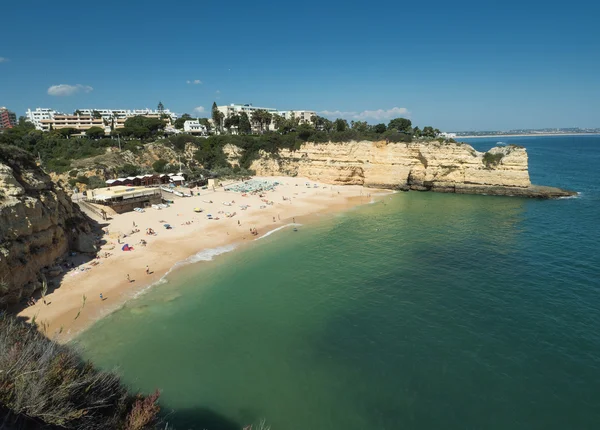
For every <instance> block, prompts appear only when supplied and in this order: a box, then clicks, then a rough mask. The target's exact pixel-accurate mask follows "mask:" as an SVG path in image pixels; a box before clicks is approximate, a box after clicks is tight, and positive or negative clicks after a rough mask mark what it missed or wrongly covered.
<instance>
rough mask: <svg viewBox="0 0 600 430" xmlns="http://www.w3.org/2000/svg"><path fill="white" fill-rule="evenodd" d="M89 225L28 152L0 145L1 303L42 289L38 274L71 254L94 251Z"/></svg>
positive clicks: (16, 299) (8, 302)
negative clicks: (73, 251) (72, 251)
mask: <svg viewBox="0 0 600 430" xmlns="http://www.w3.org/2000/svg"><path fill="white" fill-rule="evenodd" d="M90 231H91V225H90V223H89V220H88V219H87V218H86V217H85V215H84V214H83V213H82V212H81V211H80V210H79V208H78V207H77V206H76V205H74V204H73V203H72V202H71V200H70V199H68V197H67V196H66V195H65V192H64V191H63V189H62V188H60V187H59V186H57V185H56V184H55V183H53V182H52V181H51V180H50V177H49V176H48V175H47V174H46V173H44V171H43V170H42V169H41V168H39V167H38V166H37V165H36V164H35V161H34V159H33V158H32V157H31V156H30V155H29V154H28V153H26V152H24V151H22V150H20V149H18V148H15V147H9V146H0V304H10V303H16V302H18V301H19V300H20V299H22V298H24V297H29V296H31V293H32V292H33V291H34V290H35V289H37V288H39V287H40V282H39V281H40V274H41V273H43V271H44V269H45V268H48V267H50V266H52V265H53V264H54V263H55V261H56V260H57V259H58V258H60V257H61V256H63V255H64V254H65V253H66V252H67V251H69V250H70V249H74V250H79V251H82V252H93V251H94V247H93V244H92V243H90V240H89V239H90V235H89V233H90Z"/></svg>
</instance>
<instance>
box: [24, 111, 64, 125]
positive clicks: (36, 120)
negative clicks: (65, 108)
mask: <svg viewBox="0 0 600 430" xmlns="http://www.w3.org/2000/svg"><path fill="white" fill-rule="evenodd" d="M59 113H60V112H57V111H55V110H54V109H48V108H36V109H35V110H31V109H27V112H26V113H25V116H26V118H27V120H28V121H29V122H31V123H32V124H33V125H35V128H37V129H38V130H41V129H42V125H41V121H42V120H48V119H52V118H54V115H55V114H59Z"/></svg>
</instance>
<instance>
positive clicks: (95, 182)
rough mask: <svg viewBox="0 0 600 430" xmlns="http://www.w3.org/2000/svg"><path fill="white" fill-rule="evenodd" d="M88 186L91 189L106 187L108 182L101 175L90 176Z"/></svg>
mask: <svg viewBox="0 0 600 430" xmlns="http://www.w3.org/2000/svg"><path fill="white" fill-rule="evenodd" d="M87 186H88V188H89V189H90V190H95V189H96V188H104V187H106V182H105V181H104V179H102V178H101V177H100V176H90V177H89V178H88V184H87Z"/></svg>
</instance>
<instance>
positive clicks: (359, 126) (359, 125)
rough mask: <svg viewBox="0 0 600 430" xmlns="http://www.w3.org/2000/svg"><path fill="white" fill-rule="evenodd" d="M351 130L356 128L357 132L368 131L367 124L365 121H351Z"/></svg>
mask: <svg viewBox="0 0 600 430" xmlns="http://www.w3.org/2000/svg"><path fill="white" fill-rule="evenodd" d="M351 125H352V130H356V131H358V132H359V133H365V132H367V131H369V124H367V121H352V123H351Z"/></svg>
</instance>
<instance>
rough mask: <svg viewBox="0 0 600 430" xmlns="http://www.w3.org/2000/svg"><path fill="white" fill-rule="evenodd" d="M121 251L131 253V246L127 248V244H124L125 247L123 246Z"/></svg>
mask: <svg viewBox="0 0 600 430" xmlns="http://www.w3.org/2000/svg"><path fill="white" fill-rule="evenodd" d="M121 250H123V251H133V246H129V244H128V243H126V244H125V245H123V247H122V248H121Z"/></svg>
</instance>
